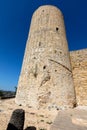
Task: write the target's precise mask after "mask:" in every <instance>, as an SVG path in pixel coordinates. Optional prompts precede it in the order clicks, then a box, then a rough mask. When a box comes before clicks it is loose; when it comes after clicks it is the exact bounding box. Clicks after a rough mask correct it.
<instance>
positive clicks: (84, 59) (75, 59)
mask: <svg viewBox="0 0 87 130" xmlns="http://www.w3.org/2000/svg"><path fill="white" fill-rule="evenodd" d="M70 57H71V64H72V72H73V79H74V86H75V91H76V100H77V104H78V105H87V49H83V50H78V51H71V52H70Z"/></svg>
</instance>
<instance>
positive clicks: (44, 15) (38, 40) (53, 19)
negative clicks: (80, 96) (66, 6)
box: [16, 6, 75, 108]
mask: <svg viewBox="0 0 87 130" xmlns="http://www.w3.org/2000/svg"><path fill="white" fill-rule="evenodd" d="M16 103H18V104H22V105H30V106H32V107H35V108H48V107H50V108H52V107H53V106H55V108H64V107H73V105H74V104H75V91H74V85H73V78H72V70H71V65H70V56H69V51H68V45H67V40H66V34H65V27H64V21H63V15H62V13H61V11H60V10H59V9H57V8H56V7H54V6H42V7H40V8H39V9H37V10H36V11H35V13H34V14H33V17H32V22H31V27H30V33H29V37H28V40H27V45H26V50H25V55H24V60H23V65H22V70H21V74H20V78H19V83H18V90H17V95H16Z"/></svg>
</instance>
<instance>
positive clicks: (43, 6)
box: [33, 5, 62, 15]
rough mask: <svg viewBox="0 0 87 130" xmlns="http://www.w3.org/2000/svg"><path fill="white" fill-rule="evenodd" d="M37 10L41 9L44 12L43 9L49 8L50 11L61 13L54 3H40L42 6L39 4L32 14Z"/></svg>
mask: <svg viewBox="0 0 87 130" xmlns="http://www.w3.org/2000/svg"><path fill="white" fill-rule="evenodd" d="M39 10H42V12H44V11H45V10H50V11H53V10H55V11H57V12H59V13H60V14H62V12H61V10H60V9H59V8H58V7H56V6H54V5H42V6H40V7H38V8H37V9H36V11H35V12H34V14H36V12H38V11H39ZM34 14H33V15H34Z"/></svg>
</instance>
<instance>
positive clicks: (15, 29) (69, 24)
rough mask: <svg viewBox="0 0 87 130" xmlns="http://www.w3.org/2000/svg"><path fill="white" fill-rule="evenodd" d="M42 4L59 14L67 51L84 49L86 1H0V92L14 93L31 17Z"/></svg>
mask: <svg viewBox="0 0 87 130" xmlns="http://www.w3.org/2000/svg"><path fill="white" fill-rule="evenodd" d="M46 4H49V5H55V6H57V7H58V8H60V9H61V11H62V12H63V15H64V19H65V26H66V33H67V40H68V44H69V49H70V50H78V49H84V48H87V0H0V89H3V90H15V89H14V87H15V86H17V83H18V79H19V74H20V71H21V66H22V60H23V55H24V50H25V45H26V40H27V36H28V32H29V27H30V21H31V17H32V14H33V12H34V11H35V10H36V9H37V8H38V7H39V6H41V5H46Z"/></svg>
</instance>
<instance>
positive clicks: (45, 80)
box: [40, 75, 50, 87]
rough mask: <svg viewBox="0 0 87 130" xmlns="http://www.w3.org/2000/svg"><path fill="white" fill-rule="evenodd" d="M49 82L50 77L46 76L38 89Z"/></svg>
mask: <svg viewBox="0 0 87 130" xmlns="http://www.w3.org/2000/svg"><path fill="white" fill-rule="evenodd" d="M49 80H50V75H48V76H46V77H45V78H44V79H43V80H42V82H41V84H40V87H41V86H42V85H43V84H45V83H46V82H47V81H49Z"/></svg>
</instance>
